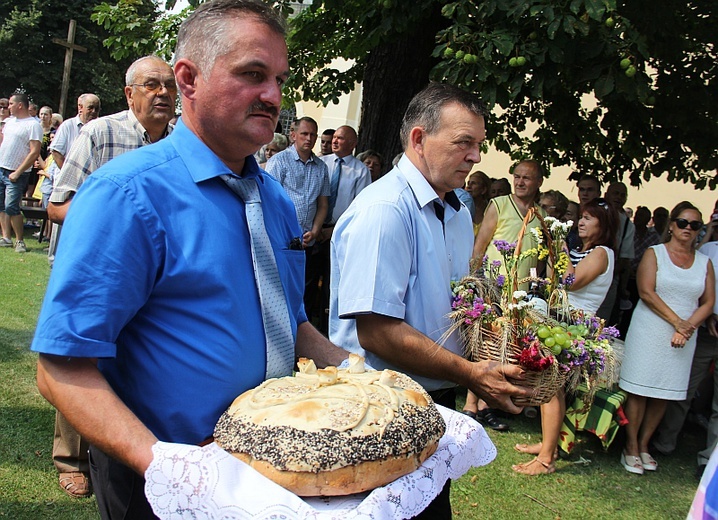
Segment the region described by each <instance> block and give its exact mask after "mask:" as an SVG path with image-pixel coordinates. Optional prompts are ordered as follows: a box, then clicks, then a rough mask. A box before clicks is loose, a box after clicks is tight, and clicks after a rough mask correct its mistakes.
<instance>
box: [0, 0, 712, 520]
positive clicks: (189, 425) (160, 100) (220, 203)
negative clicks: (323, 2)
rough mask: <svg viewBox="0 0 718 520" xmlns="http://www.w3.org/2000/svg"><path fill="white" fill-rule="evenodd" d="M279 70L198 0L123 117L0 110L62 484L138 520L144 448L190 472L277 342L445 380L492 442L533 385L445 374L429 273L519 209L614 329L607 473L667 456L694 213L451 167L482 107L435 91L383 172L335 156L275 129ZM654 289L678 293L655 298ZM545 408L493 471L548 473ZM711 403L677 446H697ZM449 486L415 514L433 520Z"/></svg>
mask: <svg viewBox="0 0 718 520" xmlns="http://www.w3.org/2000/svg"><path fill="white" fill-rule="evenodd" d="M287 75H288V61H287V52H286V43H285V28H284V25H283V22H282V20H281V18H279V17H278V16H277V14H276V13H274V11H272V10H271V9H270V8H268V7H267V6H266V5H264V4H263V3H261V2H258V1H254V0H212V1H210V2H205V3H203V4H201V6H199V7H198V8H197V9H196V10H195V11H194V12H193V14H192V15H190V16H189V18H188V19H187V20H186V21H185V22H184V23H183V24H182V27H181V28H180V31H179V34H178V38H177V48H176V53H175V58H174V63H173V65H172V66H170V65H169V64H167V63H165V62H164V61H163V60H161V59H160V58H157V57H154V56H148V57H144V58H140V59H138V60H136V61H135V62H134V63H133V64H132V65H131V66H130V67H129V69H128V70H127V74H126V78H125V86H124V87H123V88H124V93H125V96H126V99H127V105H128V110H125V111H122V112H120V113H118V114H112V115H109V116H104V117H99V116H100V100H99V98H98V97H97V96H95V95H94V94H89V93H88V94H83V95H82V96H80V97H79V99H78V112H77V115H76V116H75V117H72V118H68V119H67V120H65V121H64V122H63V123H62V124H59V122H58V121H57V120H56V118H54V116H53V114H52V110H51V109H50V107H42V109H40V111H39V113H40V116H39V118H38V119H35V117H34V116H33V115H32V112H31V104H30V101H29V99H28V96H27V95H26V94H24V93H16V94H13V95H12V96H11V97H10V98H9V99H7V100H6V99H0V118H2V124H3V128H2V135H3V140H2V143H1V144H0V172H1V173H2V179H3V183H2V189H3V193H2V197H0V200H1V201H2V202H3V203H4V204H3V206H2V208H0V224H1V225H2V239H1V240H0V246H3V247H9V246H13V245H14V247H15V250H16V251H18V252H23V251H24V250H25V246H24V242H23V235H22V233H23V231H22V228H23V217H22V214H21V212H20V210H19V204H20V202H21V198H22V197H23V196H27V195H28V193H30V187H29V186H30V185H31V182H32V177H31V175H32V171H33V168H35V169H36V170H37V174H38V179H39V178H40V177H42V179H43V180H42V182H39V181H36V182H35V184H39V185H40V192H41V194H42V197H41V198H42V203H43V205H44V206H46V207H47V210H48V215H50V218H51V219H52V220H53V222H54V223H55V224H54V226H53V232H52V236H51V242H50V248H49V254H50V257H51V259H52V266H53V268H52V275H51V278H50V282H49V285H48V289H47V294H46V297H45V301H44V302H43V306H42V309H41V312H40V317H39V322H38V327H37V331H36V335H35V338H34V340H33V343H32V350H33V351H36V352H38V353H39V361H38V386H39V388H40V391H41V393H42V395H43V396H45V397H46V398H47V399H48V400H49V401H50V402H51V403H52V404H53V405H54V406H55V407H56V408H57V410H58V413H57V416H56V427H55V445H54V449H53V460H54V461H55V465H56V467H57V470H58V473H59V484H60V486H61V487H62V489H63V490H64V491H65V492H67V493H68V494H70V495H71V496H75V497H83V496H89V495H90V494H92V492H93V490H94V493H95V494H96V496H97V500H98V504H99V506H100V512H101V515H102V517H103V518H116V517H131V518H140V519H141V518H154V517H155V516H154V512H153V509H152V505H151V504H150V501H149V500H148V498H147V497H146V496H145V494H144V493H143V490H144V474H145V471H147V469H148V468H149V467H150V465H152V464H153V463H154V462H155V461H156V457H159V456H160V455H158V452H157V451H155V449H154V448H155V447H156V446H157V443H158V442H159V441H162V442H164V443H175V444H177V445H178V446H179V445H184V446H185V448H183V449H187V450H197V451H192V453H193V455H192V457H195V456H196V460H200V459H201V457H202V455H201V453H202V452H201V448H200V447H199V446H202V445H204V444H206V443H207V442H211V435H212V431H213V428H214V424H215V423H216V420H217V418H218V417H219V415H220V414H221V412H222V411H224V409H225V408H226V407H227V406H228V405H229V403H231V402H232V400H233V399H234V398H235V397H236V396H237V395H239V394H241V393H242V392H244V391H245V390H247V389H249V388H252V387H254V386H256V385H258V384H260V383H261V382H262V381H263V380H265V379H266V378H269V377H277V376H281V375H288V374H289V373H291V370H292V367H293V364H294V360H295V356H297V355H303V356H307V357H312V358H314V360H315V362H316V364H317V366H326V365H340V364H341V363H342V362H343V361H344V360H345V359H346V357H347V351H349V352H356V353H359V354H361V355H363V356H364V357H365V358H366V359H367V361H368V363H369V364H370V365H371V366H372V367H374V368H377V369H382V368H393V369H397V370H400V371H402V372H407V373H409V374H410V375H411V376H412V377H414V378H415V379H416V380H417V381H419V382H420V383H421V384H422V385H423V386H424V388H426V390H427V391H428V392H429V394H430V395H431V396H432V398H433V399H434V400H435V401H436V402H437V403H439V404H442V405H445V406H447V407H450V408H454V407H455V405H456V397H457V391H458V390H460V389H466V390H468V395H467V399H466V406H465V408H464V413H466V414H467V415H469V416H470V417H472V418H474V419H476V420H479V421H481V422H483V423H484V424H485V425H487V426H488V427H489V428H493V429H495V430H499V431H502V430H507V429H508V428H509V424H507V422H506V418H505V417H506V416H505V415H503V413H504V412H509V413H518V412H520V410H521V409H520V408H518V407H517V406H516V405H515V404H514V403H513V401H512V397H514V398H515V397H525V396H528V395H529V394H530V393H531V389H529V388H527V387H525V386H522V384H521V383H522V380H523V377H522V374H521V370H520V369H519V367H517V366H514V365H497V364H493V363H491V362H489V361H482V362H477V363H472V362H469V361H467V360H466V359H464V358H463V357H462V355H461V354H462V349H461V346H460V345H459V342H458V339H457V338H456V337H454V336H450V337H448V338H445V337H442V336H443V332H444V331H445V330H446V329H447V326H448V323H447V319H448V318H447V316H448V314H449V311H450V308H451V302H450V299H451V298H450V282H451V281H452V280H457V279H459V278H461V277H462V276H464V275H466V274H467V273H468V271H469V266H470V263H471V260H472V258H474V259H476V258H482V257H483V256H484V255H485V254H486V255H488V257H489V258H497V259H498V258H500V255H499V254H498V251H497V250H496V247H495V245H494V244H493V241H494V240H498V239H501V240H507V241H515V240H516V239H517V237H518V235H519V229H520V228H521V226H522V224H523V221H524V217H525V216H526V215H527V213H528V212H529V210H533V211H535V212H536V213H537V214H539V215H542V216H546V215H551V216H553V217H555V218H558V219H561V220H572V221H573V223H574V228H573V229H572V231H571V233H570V234H569V237H568V239H567V243H566V250H567V251H568V252H569V253H570V258H571V266H570V267H569V271H570V272H571V273H572V274H573V275H574V279H575V281H574V283H573V285H572V286H571V288H570V292H569V296H570V302H571V304H572V305H574V306H576V307H579V308H582V309H585V310H587V311H589V312H596V313H597V314H598V315H599V316H600V317H602V318H605V319H606V321H607V323H609V324H616V325H618V326H619V327H621V328H622V331H623V332H627V333H628V334H627V338H626V358H625V361H624V364H625V365H626V367H627V368H626V371H625V373H624V374H623V375H622V379H621V387H622V388H623V389H624V390H626V391H627V392H628V393H629V394H630V395H629V398H628V401H627V405H626V413H627V415H628V417H629V420H630V425H629V427H628V428H627V441H626V447H625V450H624V452H623V454H622V457H621V463H622V464H623V467H624V468H626V470H627V471H630V472H632V473H639V472H643V471H646V470H647V471H651V470H655V469H656V468H657V462H656V460H655V459H654V458H653V456H652V455H651V452H650V450H651V449H652V448H654V447H655V449H657V450H659V451H660V452H661V453H669V452H670V451H671V450H672V449H674V448H675V443H676V436H677V432H678V431H680V425H681V423H682V421H683V419H684V418H685V415H686V411H687V407H688V406H689V404H690V399H691V397H692V393H693V392H695V389H696V388H697V387H698V385H699V384H700V383H701V381H702V380H703V379H704V376H705V375H706V374H707V373H708V372H709V371H711V370H712V363H713V362H714V357H715V354H714V350H715V348H714V347H715V346H716V345H715V342H716V324H715V314H714V312H715V309H714V303H715V294H714V292H715V282H714V272H713V265H714V263H715V260H716V257H715V253H714V251H718V247H716V245H718V242H717V241H716V240H718V231H717V230H716V228H718V225H716V221H717V219H718V215H716V214H714V216H713V217H712V218H711V221H710V223H709V224H708V226H707V227H706V226H704V222H703V218H702V216H701V214H700V212H699V211H698V210H697V209H696V208H695V207H693V206H692V205H690V204H688V203H681V204H679V205H677V206H676V208H674V209H673V211H672V212H671V213H668V211H667V210H664V209H662V208H657V209H656V210H654V211H653V213H651V212H650V211H649V210H648V209H647V208H637V210H636V212H635V217H634V218H633V220H632V219H631V218H630V217H629V216H628V214H627V212H626V208H625V207H624V206H625V204H626V198H627V189H626V186H625V185H624V184H622V183H620V182H613V183H611V184H609V185H608V186H607V187H606V190H605V193H604V195H603V197H601V193H602V183H601V181H600V179H599V178H597V177H595V176H592V175H583V176H581V178H580V179H579V180H578V185H577V187H578V198H579V200H578V201H570V200H569V199H568V198H567V197H566V196H565V195H564V194H562V193H560V192H559V191H556V190H549V191H545V192H541V186H542V183H543V179H544V171H543V168H542V167H541V165H540V164H539V163H538V162H537V161H534V160H523V161H520V162H518V163H517V164H516V165H514V166H513V168H512V170H511V172H510V174H511V175H510V178H511V179H512V182H509V180H508V179H507V178H504V177H502V176H499V177H498V178H491V177H490V176H489V175H487V174H486V173H484V172H482V171H474V166H475V165H476V164H478V163H479V162H480V160H481V146H482V144H483V142H484V140H485V138H486V133H485V126H484V121H485V118H486V117H487V115H488V112H487V109H486V107H485V106H484V104H483V103H482V102H481V100H480V99H478V98H477V97H476V96H475V95H473V94H470V93H467V92H465V91H463V90H461V89H458V88H456V87H453V86H450V85H445V84H436V83H432V84H430V85H429V86H428V87H426V88H425V89H424V90H422V91H421V92H420V93H418V94H417V95H416V96H415V97H414V98H413V99H412V100H411V102H410V104H409V107H408V108H407V111H406V113H405V115H404V118H403V121H402V126H401V133H400V136H401V142H402V146H403V151H402V153H400V154H399V155H397V156H396V157H395V158H394V160H393V161H392V165H391V166H393V167H390V165H389V164H387V161H386V160H385V158H384V157H382V156H381V155H380V154H379V153H377V152H375V151H373V150H365V151H363V152H362V153H360V154H358V155H357V156H355V155H354V152H355V151H356V147H357V132H356V129H354V128H353V127H351V126H349V125H343V126H340V127H338V128H336V129H325V130H323V131H322V133H321V135H320V134H319V131H320V129H319V127H318V124H317V122H316V121H315V120H314V119H312V118H311V117H301V118H299V119H297V120H296V121H294V122H293V123H292V125H291V128H290V129H289V131H288V132H287V135H284V134H282V133H275V132H276V130H277V129H278V128H277V124H278V123H277V121H278V117H279V110H280V107H281V85H282V83H283V82H284V81H285V80H286V77H287ZM210 76H211V81H210V79H209V78H210ZM178 95H179V96H180V97H181V100H182V116H181V118H180V119H179V120H176V119H174V109H175V102H176V99H177V96H178ZM5 102H6V103H5ZM4 105H6V106H7V107H8V108H9V114H8V110H6V109H5V107H4ZM57 124H59V126H56V125H57ZM457 136H458V137H457ZM317 140H319V141H320V142H319V153H318V154H316V153H315V151H314V149H315V147H316V145H317ZM32 193H34V187H33V189H32ZM262 208H265V209H264V210H263V209H262ZM267 208H271V210H267ZM538 224H539V222H538V219H537V218H534V219H533V220H532V221H531V222H530V223H529V227H536V226H538ZM61 230H62V232H61V233H60V231H61ZM108 230H109V231H110V232H108ZM702 233H704V237H701V236H699V235H701V234H702ZM13 234H14V236H15V243H14V244H13V242H12V236H13ZM60 235H62V239H60ZM526 237H527V238H526V239H529V238H528V234H527V235H526ZM701 238H702V242H704V245H702V246H701V251H706V253H707V254H708V256H711V257H712V258H713V263H711V260H710V259H708V256H706V255H704V254H703V253H702V252H698V251H697V246H698V244H699V243H700V242H701ZM99 242H101V243H102V244H103V247H102V248H98V247H96V244H97V243H99ZM666 267H668V268H670V269H672V270H673V271H675V273H673V272H671V274H669V275H665V273H664V270H665V269H666ZM529 268H530V266H529V265H526V266H525V269H527V270H528V269H529ZM674 277H675V279H676V281H674V280H673V279H674ZM666 278H668V279H669V280H670V283H669V284H667V285H666V284H665V283H664V281H665V279H666ZM676 285H678V286H680V288H681V292H680V295H679V296H677V298H678V300H679V301H676V300H674V299H673V298H672V297H670V296H669V295H667V294H666V291H668V292H669V293H672V291H673V290H674V287H675V286H676ZM634 309H635V312H633V311H634ZM632 313H633V315H631V314H632ZM704 321H705V327H703V326H702V324H703V322H704ZM315 324H316V327H315ZM659 325H660V326H659ZM645 329H650V330H651V334H655V336H652V337H651V339H647V338H644V337H643V331H644V330H645ZM327 338H328V339H327ZM634 338H637V339H635V341H634ZM696 339H697V340H696ZM647 343H650V344H651V347H652V348H655V349H659V350H658V351H656V352H649V351H648V350H647V349H646V348H645V344H647ZM337 345H338V346H339V347H341V348H339V347H338V346H337ZM696 345H698V346H696ZM694 350H695V351H696V355H695V356H694V355H693V352H694ZM698 352H701V354H700V355H698ZM678 365H680V367H681V368H680V369H678V368H677V367H678ZM691 367H692V369H691ZM663 372H668V373H667V374H666V376H665V378H663V377H659V374H660V373H663ZM717 399H718V397H717ZM668 401H670V402H671V403H675V404H676V409H675V410H672V409H671V406H667V403H668ZM564 410H565V402H564V396H563V394H562V393H561V392H559V394H558V395H557V396H556V397H554V399H552V400H551V401H550V402H549V403H547V404H546V405H544V406H542V409H541V412H542V435H543V440H542V442H541V443H539V444H536V445H519V446H517V447H516V448H517V449H518V450H519V451H523V452H526V453H530V454H532V455H535V458H534V459H532V460H531V461H530V462H527V463H525V464H520V465H517V466H515V467H514V469H515V470H516V471H517V472H520V473H526V474H540V473H551V472H553V471H554V470H555V465H554V462H555V459H556V454H557V439H558V431H559V430H558V428H559V427H560V421H561V420H562V418H563V413H564ZM666 410H668V411H666ZM502 411H503V412H502ZM664 412H665V417H664ZM715 414H716V417H715V418H714V419H715V421H712V422H716V424H712V426H711V430H710V431H711V432H712V434H711V435H712V436H709V438H708V440H707V444H708V445H707V447H706V450H705V451H702V452H701V454H702V455H701V456H704V455H706V454H709V453H710V449H711V445H713V446H714V445H715V440H716V437H717V436H718V410H716V411H715ZM661 420H663V423H665V424H661V426H660V427H659V423H661ZM657 428H658V433H657V434H656V435H654V432H655V431H656V429H657ZM653 437H656V438H657V440H656V442H655V444H653V445H651V446H649V441H650V440H651V439H652V438H653ZM659 440H660V444H659V443H658V441H659ZM178 449H179V448H178ZM88 451H89V455H88ZM192 457H190V458H192ZM704 458H706V457H704ZM193 460H194V459H193ZM90 462H91V463H90ZM699 462H700V461H699ZM703 464H705V462H703ZM449 488H450V482H449V481H447V483H446V485H445V486H444V488H443V490H442V491H441V492H440V493H439V495H438V496H437V497H436V499H435V500H434V501H433V502H432V503H431V504H430V505H429V507H428V508H427V510H426V511H424V512H422V513H418V514H417V516H416V517H417V518H432V519H435V518H450V517H451V507H450V504H449Z"/></svg>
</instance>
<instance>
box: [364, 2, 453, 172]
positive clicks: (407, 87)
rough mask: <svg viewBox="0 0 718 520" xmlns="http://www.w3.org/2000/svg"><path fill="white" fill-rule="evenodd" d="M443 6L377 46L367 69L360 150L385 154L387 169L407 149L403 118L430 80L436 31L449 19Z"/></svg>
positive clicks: (385, 166)
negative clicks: (401, 131) (401, 134)
mask: <svg viewBox="0 0 718 520" xmlns="http://www.w3.org/2000/svg"><path fill="white" fill-rule="evenodd" d="M439 7H440V6H437V8H436V9H433V10H430V11H427V13H426V16H425V17H424V18H423V19H422V20H420V21H418V22H417V24H416V26H415V28H414V29H413V30H412V31H410V32H408V33H405V34H402V35H400V38H399V39H397V40H394V41H391V42H387V43H383V44H381V45H379V46H378V47H377V48H376V49H374V50H373V51H372V52H371V54H370V55H369V58H368V60H367V64H366V68H365V71H364V81H363V95H362V109H361V126H360V129H359V142H358V144H357V152H362V151H364V150H368V149H372V150H375V151H377V152H379V153H380V154H381V155H382V156H383V157H384V165H383V172H384V173H385V172H388V171H389V170H391V168H392V166H391V162H392V159H393V158H394V156H395V155H396V154H398V153H400V152H402V151H403V148H402V146H401V140H400V138H399V129H400V128H401V120H402V118H403V117H404V112H405V111H406V107H407V106H408V105H409V101H411V98H413V97H414V95H415V94H416V93H417V92H419V91H420V90H421V89H422V88H424V87H425V86H426V85H427V84H428V83H429V71H431V69H432V68H433V67H434V65H435V64H436V60H435V59H434V58H431V52H432V51H433V50H434V46H435V39H434V38H435V36H436V33H437V32H438V31H439V30H440V29H441V28H442V27H443V26H445V24H446V23H447V20H446V19H445V18H444V17H443V16H441V13H440V10H439Z"/></svg>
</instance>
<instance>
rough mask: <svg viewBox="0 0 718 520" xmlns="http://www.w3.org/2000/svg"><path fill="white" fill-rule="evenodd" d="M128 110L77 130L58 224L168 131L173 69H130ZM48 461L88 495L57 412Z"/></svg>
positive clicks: (140, 63)
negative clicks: (102, 180) (84, 191)
mask: <svg viewBox="0 0 718 520" xmlns="http://www.w3.org/2000/svg"><path fill="white" fill-rule="evenodd" d="M125 83H126V86H125V96H126V97H127V104H128V106H129V110H125V111H122V112H119V113H117V114H112V115H109V116H105V117H101V118H99V119H97V120H95V121H92V122H91V123H89V124H87V125H86V126H84V127H83V128H82V131H81V132H80V134H79V135H78V137H77V139H76V140H75V142H74V144H73V145H72V148H71V149H70V151H69V153H68V154H67V157H66V160H65V164H64V165H63V167H62V170H61V171H60V173H59V174H58V175H57V177H56V178H55V183H54V188H53V191H52V195H51V196H50V204H49V206H48V214H49V216H50V218H51V219H52V220H53V221H55V222H57V223H62V222H64V220H65V216H66V214H67V210H68V208H69V206H70V202H71V200H72V197H73V196H74V194H75V193H76V192H77V190H78V189H79V187H80V185H82V183H83V182H84V181H85V179H86V178H87V176H88V175H90V174H91V173H92V172H94V171H95V170H97V169H98V168H99V167H100V166H102V165H103V164H105V163H107V162H109V161H110V160H111V159H113V158H115V157H117V156H119V155H121V154H123V153H125V152H128V151H130V150H134V149H136V148H140V147H142V146H144V145H147V144H150V143H154V142H156V141H159V140H160V139H162V138H163V137H165V136H167V135H168V134H169V133H170V132H171V131H172V126H171V125H170V124H169V121H170V119H172V117H173V116H174V107H175V99H176V97H177V84H176V83H175V79H174V74H173V72H172V68H171V67H170V66H169V65H168V64H167V63H165V62H164V61H162V60H161V59H160V58H158V57H155V56H147V57H144V58H140V59H138V60H137V61H135V62H134V63H133V64H132V65H130V67H129V69H127V74H126V77H125ZM53 460H54V462H55V467H56V468H57V470H58V473H59V475H60V486H61V487H62V489H63V490H64V491H65V492H66V493H67V494H69V495H70V496H73V497H84V496H89V495H90V494H91V490H90V485H89V480H88V478H87V474H88V472H89V468H88V465H87V444H86V443H85V441H84V440H83V439H82V438H81V437H80V435H79V434H77V433H76V432H75V430H74V429H73V428H72V426H70V425H69V424H68V423H67V421H66V420H65V418H64V417H63V415H62V414H60V413H59V412H58V413H57V415H56V418H55V443H54V448H53Z"/></svg>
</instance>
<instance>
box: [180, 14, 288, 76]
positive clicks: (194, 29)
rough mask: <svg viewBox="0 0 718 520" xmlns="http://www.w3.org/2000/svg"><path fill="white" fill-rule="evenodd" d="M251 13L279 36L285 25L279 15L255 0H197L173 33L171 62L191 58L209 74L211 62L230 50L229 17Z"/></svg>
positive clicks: (283, 32)
mask: <svg viewBox="0 0 718 520" xmlns="http://www.w3.org/2000/svg"><path fill="white" fill-rule="evenodd" d="M250 17H253V18H255V19H256V20H258V21H260V22H262V23H264V24H266V25H267V27H269V28H270V29H272V30H273V31H275V32H276V33H277V34H280V35H281V36H285V35H286V27H285V24H284V20H283V19H282V18H281V16H280V15H279V14H278V13H277V12H276V11H275V10H274V9H272V8H271V7H269V6H268V5H266V4H264V3H262V2H260V1H258V0H213V1H210V2H205V3H203V4H201V5H200V6H199V7H198V8H197V9H195V11H194V12H193V13H192V14H191V15H189V17H188V18H187V19H186V20H185V21H184V22H182V25H181V26H180V29H179V33H178V34H177V47H176V49H175V56H174V62H173V63H177V61H179V60H181V59H185V58H186V59H188V60H190V61H192V62H193V63H194V64H195V65H197V67H198V68H199V70H200V72H201V73H202V74H203V75H204V76H205V77H209V73H210V71H211V70H212V68H213V67H214V62H215V60H216V59H217V57H219V56H224V55H225V54H227V53H228V52H229V51H230V45H231V39H230V38H229V30H230V27H229V24H228V23H227V22H228V21H229V20H236V19H242V18H250Z"/></svg>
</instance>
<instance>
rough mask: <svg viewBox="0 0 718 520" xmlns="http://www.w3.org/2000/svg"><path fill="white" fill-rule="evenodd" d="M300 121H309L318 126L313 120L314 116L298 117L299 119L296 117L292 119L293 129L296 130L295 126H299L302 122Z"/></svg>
mask: <svg viewBox="0 0 718 520" xmlns="http://www.w3.org/2000/svg"><path fill="white" fill-rule="evenodd" d="M302 121H303V122H305V123H311V124H313V125H314V126H315V128H319V124H318V123H317V122H316V121H315V120H314V118H312V117H309V116H304V117H300V118H299V119H296V120H295V121H294V130H295V131H296V130H297V128H299V125H301V124H302Z"/></svg>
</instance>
